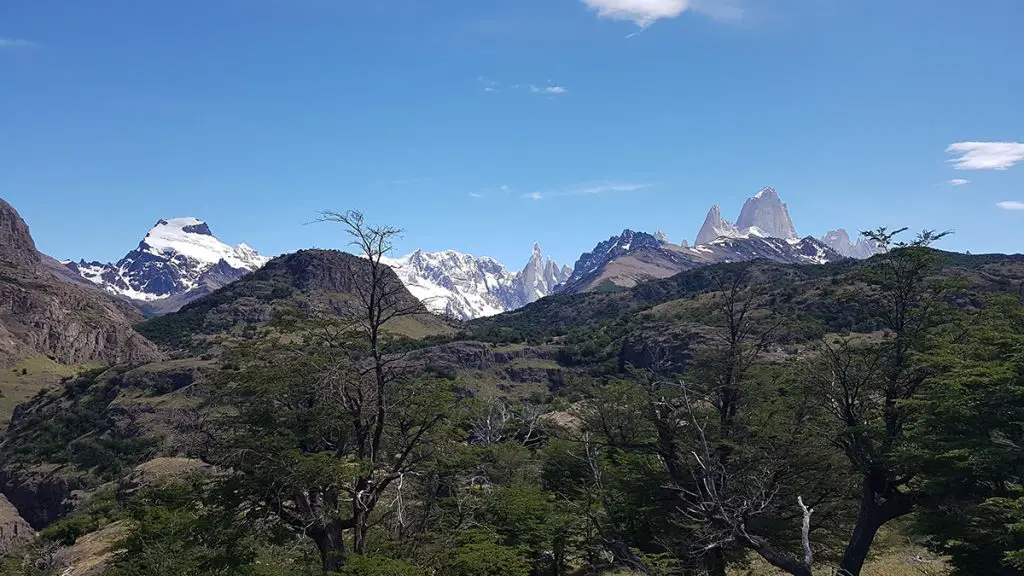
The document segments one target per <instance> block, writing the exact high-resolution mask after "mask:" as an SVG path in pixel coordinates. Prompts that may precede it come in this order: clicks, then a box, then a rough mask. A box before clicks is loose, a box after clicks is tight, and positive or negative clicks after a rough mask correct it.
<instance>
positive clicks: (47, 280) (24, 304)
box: [0, 200, 162, 364]
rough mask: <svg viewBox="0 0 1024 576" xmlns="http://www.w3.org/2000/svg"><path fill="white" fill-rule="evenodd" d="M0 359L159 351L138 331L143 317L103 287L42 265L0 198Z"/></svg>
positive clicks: (135, 358) (126, 357) (119, 356)
mask: <svg viewBox="0 0 1024 576" xmlns="http://www.w3.org/2000/svg"><path fill="white" fill-rule="evenodd" d="M0 221H2V224H0V228H2V229H3V235H4V239H3V244H0V252H2V254H3V256H2V260H0V364H3V363H9V362H11V361H13V360H16V359H18V358H22V357H24V356H28V355H32V354H43V355H46V356H49V357H51V358H53V359H54V360H56V361H57V362H60V363H62V364H82V363H88V362H100V363H119V362H146V361H149V360H154V359H157V358H160V357H161V356H162V355H161V353H160V352H159V351H158V350H157V349H156V346H155V345H153V344H152V343H151V342H149V341H148V340H146V339H145V338H143V337H142V336H140V335H138V334H137V333H136V332H135V331H134V330H133V329H132V324H133V323H135V322H139V321H141V320H142V315H141V314H139V313H138V312H134V313H133V312H130V311H129V310H128V307H127V306H121V305H118V304H117V303H115V302H114V300H113V299H112V298H110V297H108V296H106V295H105V294H103V293H102V292H100V291H98V290H95V289H91V288H88V287H85V286H81V285H77V284H75V283H72V282H69V281H68V280H67V279H66V278H65V277H62V276H61V275H59V274H55V273H53V272H52V270H51V269H50V267H49V266H46V265H44V264H45V262H46V261H48V260H50V259H49V258H48V257H44V256H43V255H41V254H39V252H37V251H36V249H35V244H34V242H33V241H32V237H31V235H30V234H29V232H28V226H27V225H26V224H25V222H24V221H23V220H22V219H21V217H20V216H19V215H18V213H17V212H16V211H15V210H14V209H13V208H12V207H11V206H10V205H9V204H7V203H6V202H3V201H2V200H0Z"/></svg>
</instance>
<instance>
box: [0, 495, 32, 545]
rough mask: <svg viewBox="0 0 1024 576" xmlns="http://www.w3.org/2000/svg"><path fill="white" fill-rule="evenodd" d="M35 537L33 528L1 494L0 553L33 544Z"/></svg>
mask: <svg viewBox="0 0 1024 576" xmlns="http://www.w3.org/2000/svg"><path fill="white" fill-rule="evenodd" d="M34 535H35V531H34V530H32V526H30V525H29V523H28V522H26V521H25V519H24V518H22V517H21V514H19V513H18V509H17V508H15V507H14V505H13V504H11V502H10V501H9V500H8V499H7V497H6V496H4V495H3V494H0V553H2V552H3V551H4V550H9V549H10V548H11V547H12V546H17V545H19V544H27V543H28V542H31V541H32V537H33V536H34Z"/></svg>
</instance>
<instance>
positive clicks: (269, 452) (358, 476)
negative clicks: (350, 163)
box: [220, 211, 451, 571]
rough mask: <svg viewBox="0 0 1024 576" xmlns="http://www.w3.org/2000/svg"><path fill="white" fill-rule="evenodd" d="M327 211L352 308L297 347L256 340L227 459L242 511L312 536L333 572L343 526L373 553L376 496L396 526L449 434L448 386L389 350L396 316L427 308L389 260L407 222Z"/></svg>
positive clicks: (342, 559) (340, 557) (355, 543)
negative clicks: (338, 232) (345, 250)
mask: <svg viewBox="0 0 1024 576" xmlns="http://www.w3.org/2000/svg"><path fill="white" fill-rule="evenodd" d="M321 221H324V222H333V223H338V224H341V225H342V226H343V227H344V229H345V231H346V232H347V234H348V235H350V237H351V238H352V246H354V247H355V250H356V252H357V253H358V256H359V257H358V258H352V257H350V258H347V259H346V260H344V263H345V266H346V269H345V270H344V274H345V275H346V276H347V281H348V282H347V286H349V287H350V289H351V291H352V293H353V295H354V296H355V298H354V300H355V306H356V309H355V312H354V318H352V319H350V320H347V321H341V322H333V323H328V322H321V323H316V324H314V325H313V327H312V329H310V330H308V336H309V337H308V338H304V339H300V342H299V343H297V344H293V345H291V346H288V345H278V344H271V345H269V346H264V347H263V348H256V350H255V351H256V354H255V355H254V356H255V357H254V358H250V359H249V360H248V362H247V366H246V367H245V368H244V369H243V370H242V371H241V372H239V373H236V374H231V375H230V376H231V378H234V379H235V380H236V381H238V382H239V386H240V388H239V389H238V390H237V392H238V394H236V396H235V398H234V401H235V402H236V403H235V406H239V407H240V409H239V410H238V412H239V414H238V415H236V416H231V417H230V418H231V419H232V420H233V421H234V426H233V427H234V429H235V431H236V433H235V434H234V435H233V436H232V438H231V439H230V441H229V442H227V444H226V446H225V449H224V450H222V454H223V456H222V457H221V462H220V463H221V464H223V465H224V466H225V467H226V468H230V469H232V470H234V471H236V472H237V473H238V474H237V475H236V477H235V478H233V479H232V480H231V481H233V482H236V483H237V484H239V485H240V486H241V490H239V491H238V493H239V494H240V495H242V496H245V498H241V501H242V506H245V507H246V508H247V509H246V516H247V517H274V518H277V519H279V520H280V521H281V522H283V523H284V524H285V525H286V526H289V527H291V528H292V529H293V530H294V531H296V532H298V533H300V534H304V535H306V536H308V537H310V538H311V539H313V540H314V541H315V542H316V545H317V548H318V549H319V551H320V555H321V559H322V562H323V567H324V569H325V570H326V571H336V570H338V569H340V568H341V567H343V566H344V565H345V563H346V558H347V550H346V549H347V546H346V542H345V540H346V536H347V534H350V535H351V542H352V547H351V549H352V551H353V552H355V553H357V554H362V553H365V552H366V549H367V536H368V533H369V531H370V530H371V529H372V528H373V527H375V526H378V525H380V523H381V522H382V520H383V518H382V516H383V515H382V514H374V512H375V511H378V507H380V508H381V509H385V510H387V511H390V512H391V521H392V524H393V525H397V526H402V525H404V524H405V523H406V502H407V496H406V492H407V491H408V490H409V489H410V488H411V487H412V485H413V484H414V483H415V481H416V480H417V478H418V477H419V476H420V473H421V472H420V471H421V469H422V464H423V461H424V460H425V459H427V458H430V457H432V455H433V451H434V450H435V448H436V447H437V446H438V445H439V443H441V442H443V438H442V436H440V435H439V431H440V429H441V428H442V426H443V424H444V423H445V421H446V419H447V414H448V411H449V410H450V407H451V395H450V394H449V393H448V389H447V388H446V387H445V386H444V385H441V384H439V383H437V382H436V381H433V380H430V379H421V378H417V377H415V374H414V373H412V371H411V370H410V363H408V362H406V361H405V358H404V356H403V355H400V354H388V351H387V347H386V345H387V340H388V338H389V335H388V332H387V330H388V327H389V323H390V322H393V321H395V320H397V319H399V318H402V317H408V316H413V315H418V314H425V313H426V311H425V310H424V308H423V306H422V304H420V303H419V302H418V301H416V299H415V298H413V297H412V296H411V295H410V294H409V293H408V292H407V291H406V289H405V288H404V286H403V285H402V284H401V282H400V280H399V279H398V277H397V276H396V275H395V274H394V272H393V271H392V270H391V269H390V268H389V267H388V265H387V263H386V262H385V255H386V254H387V253H388V252H389V251H390V250H391V248H392V241H393V239H394V238H395V237H396V236H397V235H398V234H399V233H400V231H399V230H397V229H395V228H390V227H378V226H371V225H369V224H367V223H366V221H365V219H364V217H363V215H362V214H361V213H359V212H354V211H352V212H345V213H336V212H326V213H324V214H323V217H322V218H321ZM259 345H260V344H259V343H257V344H256V346H259ZM253 502H254V503H256V504H252V503H253ZM257 508H258V509H257ZM260 511H262V512H264V514H263V515H260V514H258V513H257V512H260Z"/></svg>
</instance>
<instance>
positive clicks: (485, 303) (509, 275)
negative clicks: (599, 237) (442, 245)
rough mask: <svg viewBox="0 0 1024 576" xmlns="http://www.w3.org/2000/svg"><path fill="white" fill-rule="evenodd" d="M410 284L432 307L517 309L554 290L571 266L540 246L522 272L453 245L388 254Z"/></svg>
mask: <svg viewBox="0 0 1024 576" xmlns="http://www.w3.org/2000/svg"><path fill="white" fill-rule="evenodd" d="M386 262H387V264H388V265H390V266H391V267H392V268H393V269H394V270H395V272H396V273H397V274H398V277H399V278H400V279H401V280H402V283H403V284H405V287H406V288H407V289H408V290H409V292H411V293H412V294H413V296H416V297H417V298H419V299H420V301H422V302H423V303H424V304H425V305H426V306H427V308H428V309H430V310H431V311H433V312H437V313H439V314H444V315H445V316H450V317H452V318H457V319H459V320H472V319H473V318H481V317H484V316H493V315H495V314H500V313H502V312H507V311H509V310H515V309H517V308H521V307H523V306H526V305H527V304H530V303H531V302H535V301H537V300H539V299H540V298H543V297H544V296H547V295H548V294H550V293H552V291H553V290H554V288H555V286H556V285H558V284H560V283H562V282H564V281H565V280H566V279H568V277H569V274H570V273H571V270H569V268H568V267H563V268H559V267H558V265H557V264H555V263H554V262H553V261H552V260H551V258H550V257H549V258H546V259H545V258H544V256H543V254H542V253H541V250H540V246H538V245H537V244H534V245H533V253H532V255H531V256H530V260H529V262H528V263H527V264H526V267H525V268H524V269H523V270H522V271H520V272H509V270H508V269H507V268H505V266H503V265H502V264H501V263H500V262H498V261H497V260H495V259H493V258H488V257H486V256H485V257H480V258H477V257H475V256H471V255H469V254H462V253H461V252H456V251H454V250H446V251H444V252H426V251H424V250H417V251H415V252H413V253H411V254H407V255H405V256H402V257H401V258H394V259H387V260H386Z"/></svg>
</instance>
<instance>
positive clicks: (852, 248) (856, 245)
mask: <svg viewBox="0 0 1024 576" xmlns="http://www.w3.org/2000/svg"><path fill="white" fill-rule="evenodd" d="M820 240H821V241H822V242H823V243H825V244H827V245H828V246H829V247H830V248H832V249H833V250H835V251H836V252H839V253H840V254H842V255H843V256H846V257H847V258H856V259H858V260H863V259H865V258H870V257H872V256H874V255H875V254H878V253H880V252H881V251H882V247H881V246H879V245H878V243H877V242H875V241H874V240H870V239H868V238H858V239H857V242H852V241H851V240H850V235H849V234H848V233H847V232H846V230H844V229H842V228H840V229H838V230H832V231H830V232H829V233H828V234H825V235H824V236H822V237H821V238H820Z"/></svg>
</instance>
